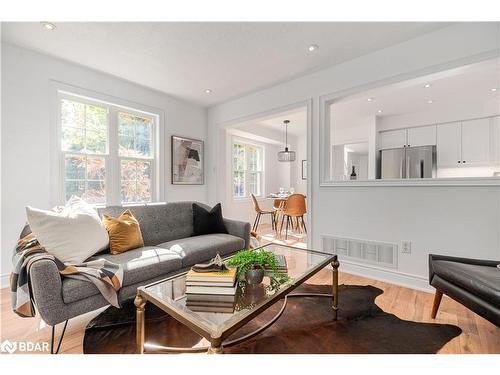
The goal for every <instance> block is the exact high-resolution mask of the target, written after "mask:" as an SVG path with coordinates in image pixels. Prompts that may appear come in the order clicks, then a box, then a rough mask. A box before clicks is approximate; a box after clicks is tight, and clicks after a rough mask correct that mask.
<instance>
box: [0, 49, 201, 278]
mask: <svg viewBox="0 0 500 375" xmlns="http://www.w3.org/2000/svg"><path fill="white" fill-rule="evenodd" d="M97 58H98V57H97ZM50 80H57V81H60V82H63V83H66V84H69V85H73V86H78V87H81V88H84V89H88V90H92V91H96V92H99V93H101V94H106V95H109V96H113V97H117V98H120V99H124V100H127V101H129V102H134V103H139V104H143V105H147V106H151V107H155V108H158V109H161V110H163V111H164V113H165V122H164V128H165V139H164V141H165V146H166V147H165V160H164V165H165V181H164V187H165V200H167V201H176V200H199V201H206V200H207V185H206V184H205V185H202V186H179V185H177V186H174V185H171V183H170V136H171V135H172V134H176V135H182V136H188V137H193V138H197V139H206V135H207V129H206V110H205V109H204V108H202V107H199V106H196V105H192V104H190V103H187V102H185V101H182V100H178V99H176V98H174V97H171V96H168V95H166V94H163V93H160V92H158V91H154V90H150V89H147V88H144V87H141V86H138V85H136V84H133V83H130V82H128V81H125V80H122V79H119V78H116V77H114V76H110V75H107V74H104V73H100V72H97V71H95V70H91V69H88V68H85V67H83V66H80V65H76V64H73V63H69V62H66V61H63V60H59V59H55V58H52V57H49V56H47V55H43V54H39V53H36V52H33V51H30V50H26V49H23V48H20V47H17V46H13V45H10V44H5V43H2V144H1V146H2V150H1V156H2V196H1V197H2V207H1V211H2V213H1V216H2V227H1V229H2V233H1V262H2V264H1V274H2V284H3V285H5V281H6V280H7V279H6V278H7V276H8V273H9V272H10V269H11V253H12V248H13V246H14V245H15V243H16V240H17V238H18V235H19V233H20V230H21V229H22V227H23V224H24V222H25V220H26V217H25V211H24V207H25V206H26V205H32V206H35V207H39V208H46V209H48V208H50V207H51V202H50V196H51V195H50V191H51V189H52V186H53V184H54V183H56V182H54V181H50V174H51V173H50V172H51V168H52V167H53V166H51V165H50V161H49V160H50V154H51V150H50V139H49V136H50V134H51V126H52V125H51V123H50V120H49V116H50V108H51V103H50V99H49V98H50V96H51V95H50V93H49V90H50ZM209 149H210V147H209V145H206V151H208V150H209Z"/></svg>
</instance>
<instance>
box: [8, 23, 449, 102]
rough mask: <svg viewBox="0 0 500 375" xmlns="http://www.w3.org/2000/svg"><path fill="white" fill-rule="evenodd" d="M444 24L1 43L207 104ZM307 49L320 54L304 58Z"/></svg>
mask: <svg viewBox="0 0 500 375" xmlns="http://www.w3.org/2000/svg"><path fill="white" fill-rule="evenodd" d="M447 25H448V24H447V23H430V22H429V23H425V22H404V23H403V22H392V23H391V22H378V23H374V22H365V23H363V22H344V23H342V22H327V23H319V22H318V23H300V22H288V23H283V22H281V23H278V22H271V23H255V22H253V23H243V22H240V23H207V22H205V23H202V22H197V23H167V22H163V23H125V22H115V23H112V22H102V23H99V22H91V23H88V22H82V23H77V22H72V23H57V24H56V26H57V29H55V30H53V31H49V30H46V29H44V28H43V27H42V26H41V25H40V24H39V23H34V22H31V23H27V22H22V23H20V22H14V23H5V22H4V23H3V24H2V40H4V41H6V42H9V43H13V44H17V45H20V46H23V47H27V48H30V49H33V50H37V51H41V52H43V53H47V54H49V55H53V56H56V57H60V58H63V59H66V60H69V61H73V62H76V63H79V64H82V65H85V66H89V67H91V68H94V69H97V70H100V71H103V72H106V73H109V74H113V75H115V76H118V77H121V78H124V79H127V80H130V81H132V82H135V83H138V84H141V85H144V86H147V87H150V88H154V89H157V90H160V91H163V92H165V93H168V94H172V95H174V96H177V97H181V98H184V99H187V100H190V101H194V102H196V103H199V104H201V105H204V106H210V105H213V104H215V103H219V102H223V101H226V100H228V99H230V98H233V97H237V96H240V95H244V94H246V93H249V92H252V91H255V90H257V89H261V88H263V87H267V86H271V85H274V84H276V83H279V82H282V81H285V80H288V79H291V78H293V77H297V76H300V75H303V74H306V73H308V72H312V71H315V70H318V69H322V68H325V67H328V66H331V65H335V64H338V63H341V62H343V61H347V60H350V59H353V58H356V57H359V56H361V55H364V54H368V53H370V52H373V51H375V50H378V49H382V48H386V47H388V46H391V45H394V44H397V43H400V42H403V41H405V40H408V39H411V38H414V37H417V36H419V35H422V34H424V33H428V32H431V31H434V30H436V29H439V28H442V27H444V26H447ZM311 44H317V45H319V47H320V48H319V49H318V50H317V51H315V52H314V53H309V52H308V51H307V47H308V46H309V45H311ZM206 88H210V89H212V90H213V91H212V93H211V94H206V93H204V90H205V89H206Z"/></svg>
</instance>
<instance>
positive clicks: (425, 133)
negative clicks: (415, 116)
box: [407, 125, 436, 147]
mask: <svg viewBox="0 0 500 375" xmlns="http://www.w3.org/2000/svg"><path fill="white" fill-rule="evenodd" d="M407 132H408V134H407V138H408V139H407V141H408V143H407V146H409V147H419V146H432V145H435V144H436V125H431V126H420V127H418V128H409V129H408V130H407Z"/></svg>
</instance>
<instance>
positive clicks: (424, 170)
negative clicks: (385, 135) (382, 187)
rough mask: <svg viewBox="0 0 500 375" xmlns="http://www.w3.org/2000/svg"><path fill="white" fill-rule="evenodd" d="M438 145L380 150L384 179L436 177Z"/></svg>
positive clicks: (381, 170) (382, 176)
mask: <svg viewBox="0 0 500 375" xmlns="http://www.w3.org/2000/svg"><path fill="white" fill-rule="evenodd" d="M436 164H437V157H436V146H421V147H405V148H392V149H388V150H380V176H381V178H382V179H405V178H434V177H436Z"/></svg>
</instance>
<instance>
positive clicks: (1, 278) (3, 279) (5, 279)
mask: <svg viewBox="0 0 500 375" xmlns="http://www.w3.org/2000/svg"><path fill="white" fill-rule="evenodd" d="M9 280H10V273H4V274H2V275H0V287H1V288H2V289H3V288H8V287H9Z"/></svg>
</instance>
